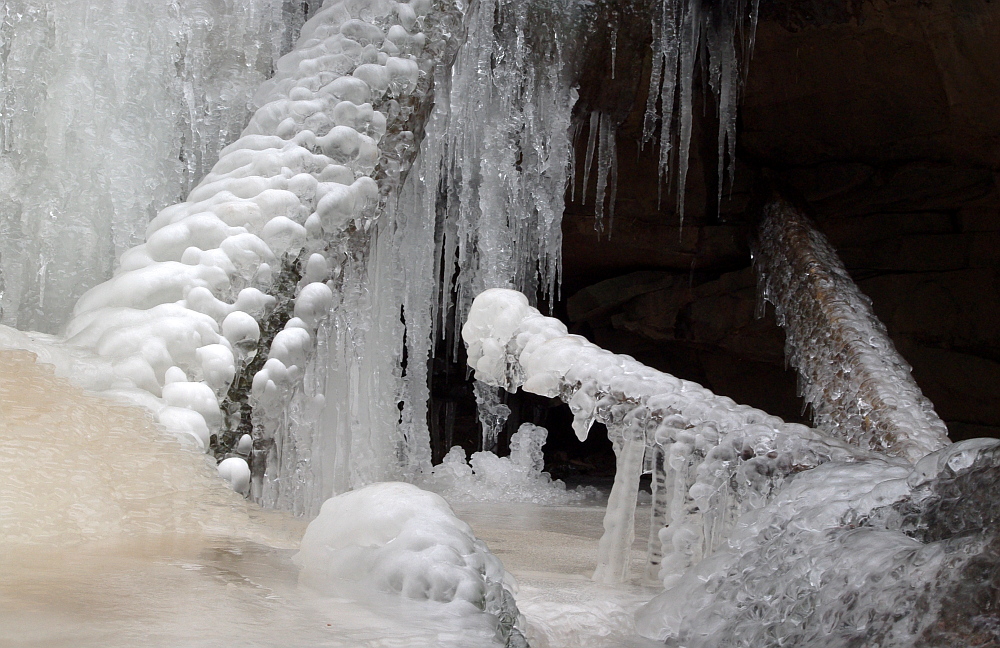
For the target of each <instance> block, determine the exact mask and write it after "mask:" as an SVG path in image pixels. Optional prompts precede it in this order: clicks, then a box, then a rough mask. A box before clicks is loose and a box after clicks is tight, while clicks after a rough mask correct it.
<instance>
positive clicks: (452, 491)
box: [418, 423, 598, 506]
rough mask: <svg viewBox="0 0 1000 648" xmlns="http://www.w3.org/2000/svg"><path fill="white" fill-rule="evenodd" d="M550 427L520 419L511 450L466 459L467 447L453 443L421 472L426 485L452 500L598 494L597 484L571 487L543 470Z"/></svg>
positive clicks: (541, 500)
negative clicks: (503, 454)
mask: <svg viewBox="0 0 1000 648" xmlns="http://www.w3.org/2000/svg"><path fill="white" fill-rule="evenodd" d="M547 436H548V430H546V429H545V428H543V427H539V426H537V425H534V424H532V423H522V424H521V427H519V428H518V430H517V432H515V433H514V434H513V435H512V436H511V438H510V456H509V457H498V456H497V455H495V454H494V453H492V452H490V451H488V450H486V451H482V452H475V453H473V454H472V457H471V458H470V459H469V460H468V461H467V460H466V457H465V450H464V449H463V448H462V447H461V446H455V447H453V448H452V449H451V450H449V451H448V454H446V455H445V457H444V460H443V461H442V462H441V463H440V464H438V465H437V466H434V468H433V469H432V470H431V472H430V474H429V475H425V476H422V477H419V478H418V480H419V484H420V486H421V487H422V488H426V489H427V490H430V491H433V492H435V493H438V494H439V495H441V496H443V497H444V498H445V499H447V500H448V501H449V502H531V503H535V504H546V505H554V506H558V505H566V504H574V503H580V502H584V501H587V500H594V499H596V498H597V497H598V491H597V489H595V488H593V487H590V488H577V489H574V490H567V489H566V485H565V484H564V483H563V482H562V481H560V480H558V479H557V480H553V479H552V478H551V477H550V476H549V474H548V473H545V472H542V469H543V468H544V457H543V455H542V446H543V445H545V439H546V437H547Z"/></svg>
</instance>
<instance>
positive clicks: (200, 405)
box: [163, 382, 222, 426]
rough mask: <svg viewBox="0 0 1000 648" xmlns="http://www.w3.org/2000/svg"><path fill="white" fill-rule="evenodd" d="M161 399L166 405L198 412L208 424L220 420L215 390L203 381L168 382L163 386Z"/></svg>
mask: <svg viewBox="0 0 1000 648" xmlns="http://www.w3.org/2000/svg"><path fill="white" fill-rule="evenodd" d="M163 400H164V402H166V403H167V405H171V406H173V407H185V408H187V409H190V410H194V411H195V412H198V413H199V414H201V415H202V417H204V419H205V422H206V423H208V424H209V425H210V426H215V425H218V424H219V423H221V422H222V411H221V410H220V409H219V401H218V399H217V398H216V396H215V392H214V391H213V390H212V388H211V387H209V386H208V385H206V384H205V383H203V382H173V383H168V384H166V385H164V386H163Z"/></svg>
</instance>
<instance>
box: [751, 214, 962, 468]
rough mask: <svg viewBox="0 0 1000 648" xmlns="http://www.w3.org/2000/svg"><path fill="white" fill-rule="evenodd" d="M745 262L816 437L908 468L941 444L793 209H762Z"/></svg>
mask: <svg viewBox="0 0 1000 648" xmlns="http://www.w3.org/2000/svg"><path fill="white" fill-rule="evenodd" d="M753 253H754V265H755V267H756V268H757V272H758V286H759V293H760V300H761V306H763V301H764V300H767V301H769V302H771V303H772V304H774V307H775V313H776V315H777V319H778V323H779V324H780V325H781V326H782V327H783V328H784V329H785V336H786V339H785V354H786V355H787V357H788V360H789V362H790V363H791V364H792V366H794V367H795V368H796V369H798V372H799V389H800V390H801V392H802V396H803V398H804V399H805V401H806V403H808V404H809V405H810V406H811V407H812V412H813V420H814V421H815V423H816V425H817V426H818V427H820V428H823V429H825V430H827V431H829V432H830V433H831V434H835V435H837V436H840V437H843V438H845V439H847V440H848V441H850V442H851V443H853V444H855V445H859V446H862V447H866V448H871V449H875V450H881V451H884V452H886V453H888V454H890V455H894V456H899V457H904V458H906V459H908V460H909V461H911V462H914V461H917V460H919V459H920V458H921V457H923V456H924V455H926V454H927V453H929V452H933V451H934V450H938V449H940V448H941V447H943V446H944V445H946V444H948V443H949V441H948V430H947V429H946V428H945V425H944V423H943V422H942V421H941V419H940V418H938V416H937V414H935V412H934V407H933V405H932V404H931V402H930V401H929V400H927V398H926V397H924V395H923V394H922V393H921V391H920V388H919V387H918V386H917V384H916V382H915V381H914V380H913V377H912V376H911V375H910V366H909V365H908V364H907V363H906V361H905V360H903V358H902V357H901V356H900V355H899V353H898V352H897V351H896V348H895V346H893V344H892V340H890V339H889V336H888V334H887V333H886V330H885V326H884V325H883V324H882V322H880V321H879V319H878V318H877V317H875V313H873V312H872V308H871V300H870V299H868V297H866V296H865V295H864V294H862V293H861V291H860V290H858V287H857V285H856V284H855V283H854V282H853V281H852V280H851V277H850V275H849V274H848V273H847V270H845V269H844V265H843V263H841V261H840V259H839V258H838V257H837V253H836V251H835V250H834V249H833V247H832V246H831V245H830V243H829V242H828V241H827V240H826V237H824V236H823V234H821V233H820V232H819V231H817V230H816V228H815V227H814V226H813V225H812V223H810V221H809V220H808V219H807V218H806V217H805V216H804V215H803V214H802V212H801V211H800V210H799V209H798V208H796V207H795V206H793V205H792V204H790V203H789V202H787V201H785V200H783V199H781V198H776V199H774V200H773V201H772V202H770V203H769V204H767V206H766V207H765V208H764V210H763V220H762V221H761V223H760V226H759V230H758V233H757V237H756V240H755V241H754V244H753Z"/></svg>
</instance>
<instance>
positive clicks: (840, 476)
mask: <svg viewBox="0 0 1000 648" xmlns="http://www.w3.org/2000/svg"><path fill="white" fill-rule="evenodd" d="M998 465H1000V442H998V441H996V440H995V439H973V440H970V441H964V442H961V443H957V444H955V445H952V446H948V447H945V448H943V449H941V450H938V451H937V452H935V453H933V454H930V455H928V456H927V457H925V458H924V459H922V460H921V461H920V462H918V463H917V465H916V466H910V465H908V464H906V463H904V462H901V461H899V460H895V462H894V461H892V460H889V461H885V460H877V459H875V460H869V461H866V462H863V463H855V464H843V463H828V464H826V465H824V466H820V467H817V468H814V469H812V470H809V471H806V472H803V473H801V474H798V475H796V476H794V477H793V478H792V479H791V480H790V481H789V482H788V483H787V484H786V485H785V486H784V487H783V488H782V490H781V492H780V493H778V495H777V496H776V497H775V498H774V499H773V500H772V502H771V503H769V504H768V505H767V506H765V507H763V508H761V509H758V510H756V511H753V512H751V513H749V514H747V515H745V516H744V517H743V518H742V519H741V520H740V523H739V525H738V528H737V530H736V532H735V533H733V535H732V537H731V538H730V540H729V542H728V543H727V545H726V546H725V547H724V548H723V549H722V550H721V551H719V552H717V553H716V554H715V555H713V556H712V557H711V558H709V559H708V560H706V561H704V562H703V563H702V564H701V565H699V566H698V567H697V568H696V569H693V570H691V571H689V572H688V573H686V574H685V575H684V577H683V578H682V579H680V580H679V581H678V582H677V583H676V584H674V585H673V586H672V587H668V589H667V590H666V591H665V592H664V593H662V594H660V595H659V596H657V597H656V598H655V599H654V600H653V601H651V602H650V603H649V604H648V605H647V606H646V607H645V608H644V609H643V611H642V612H641V613H640V615H639V618H638V622H637V625H638V627H639V629H640V631H642V632H643V634H645V635H647V636H650V637H654V638H656V639H659V640H661V641H666V642H667V644H668V645H684V646H690V647H691V648H699V647H705V648H707V647H709V646H713V647H714V646H734V647H735V646H746V647H747V648H749V647H750V646H760V645H777V644H780V645H783V646H802V647H805V646H816V645H823V646H829V647H830V648H840V647H844V648H846V647H847V646H861V645H863V646H893V647H900V648H906V647H909V646H985V645H995V644H996V642H997V641H998V640H1000V633H998V632H997V626H996V621H995V619H996V616H995V615H996V609H995V607H994V602H993V601H994V600H995V589H993V585H992V583H993V582H995V581H993V580H991V579H995V578H996V574H997V573H998V560H997V554H996V544H997V540H996V526H995V524H996V520H997V517H996V513H997V512H996V504H995V502H996V500H995V499H994V498H993V497H992V494H993V492H994V491H995V490H996V488H997V484H998V483H1000V482H998V480H997V471H998V468H997V467H998ZM987 583H990V584H987ZM989 589H993V592H994V593H992V594H988V593H986V592H987V590H989Z"/></svg>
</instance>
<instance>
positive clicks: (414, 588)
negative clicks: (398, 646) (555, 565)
mask: <svg viewBox="0 0 1000 648" xmlns="http://www.w3.org/2000/svg"><path fill="white" fill-rule="evenodd" d="M293 560H294V561H295V563H296V564H297V565H299V567H300V568H301V572H300V574H299V582H300V583H301V584H303V585H305V586H306V587H309V588H312V589H314V590H317V591H319V592H321V593H323V594H327V595H331V596H346V597H350V598H365V597H368V596H371V595H373V594H378V593H382V594H390V595H398V596H401V597H403V598H405V599H409V600H411V601H420V602H427V603H432V604H434V603H436V604H440V605H445V606H448V607H450V608H452V610H453V612H454V613H455V614H458V615H475V614H487V615H491V616H492V617H494V619H495V621H494V627H495V628H496V631H497V638H498V639H499V640H500V641H502V642H504V643H506V645H508V646H519V645H524V644H523V643H519V641H520V642H523V639H520V637H521V633H520V631H519V630H518V629H517V628H516V627H515V625H519V624H518V621H519V619H518V617H519V614H518V611H517V606H516V605H515V603H514V597H513V595H512V594H511V591H510V590H511V589H512V588H513V587H515V585H514V581H513V578H511V577H510V576H509V575H508V574H507V572H506V571H505V570H504V568H503V564H502V563H501V562H500V560H499V559H498V558H497V557H496V556H494V555H493V554H492V553H490V550H489V549H488V548H487V547H486V544H485V543H483V541H482V540H479V539H478V538H476V537H475V535H473V533H472V529H471V528H470V527H469V525H468V524H466V523H465V522H463V521H461V520H459V519H458V518H457V517H455V514H454V513H453V512H452V510H451V507H450V506H448V503H447V502H446V501H445V500H444V499H442V498H441V497H440V496H439V495H436V494H434V493H430V492H428V491H425V490H422V489H420V488H418V487H416V486H413V485H412V484H406V483H401V482H386V483H379V484H372V485H370V486H366V487H364V488H361V489H358V490H354V491H350V492H347V493H344V494H342V495H338V496H336V497H332V498H330V499H328V500H327V501H326V502H324V504H323V507H322V509H321V510H320V513H319V516H318V517H317V518H316V519H315V520H313V521H312V522H311V523H310V524H309V527H308V529H306V533H305V536H304V537H303V538H302V545H301V547H300V550H299V553H298V554H296V555H295V557H294V559H293Z"/></svg>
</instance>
